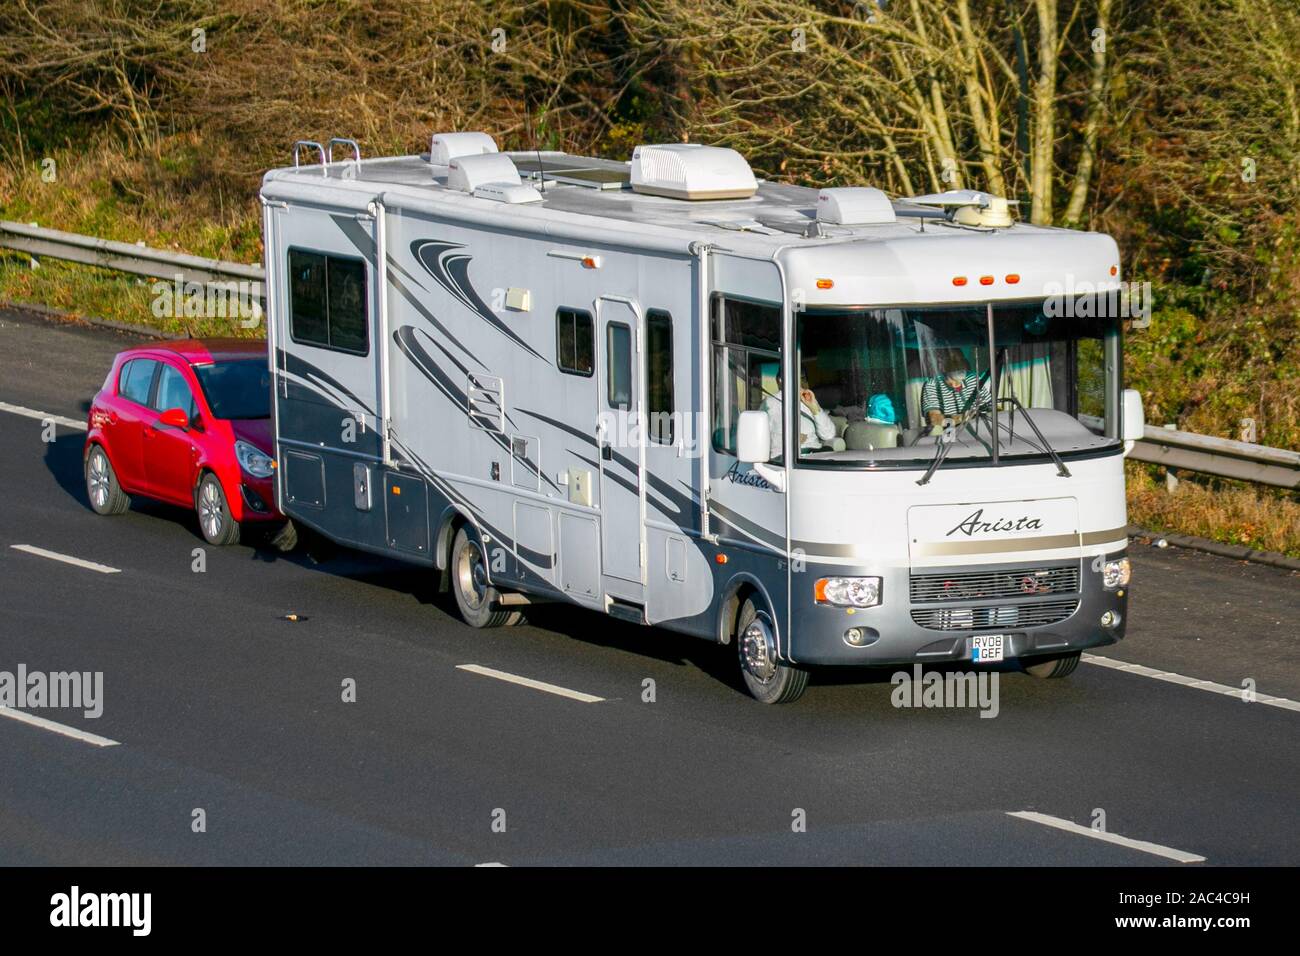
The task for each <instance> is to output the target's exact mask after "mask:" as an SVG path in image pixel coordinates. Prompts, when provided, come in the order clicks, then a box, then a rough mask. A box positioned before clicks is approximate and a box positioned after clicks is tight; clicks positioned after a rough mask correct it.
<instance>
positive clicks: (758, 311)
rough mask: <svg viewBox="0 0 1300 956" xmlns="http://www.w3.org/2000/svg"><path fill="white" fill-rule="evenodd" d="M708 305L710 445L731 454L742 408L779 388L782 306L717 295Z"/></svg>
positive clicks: (752, 406)
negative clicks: (711, 338)
mask: <svg viewBox="0 0 1300 956" xmlns="http://www.w3.org/2000/svg"><path fill="white" fill-rule="evenodd" d="M710 308H711V312H712V322H713V447H714V448H715V449H717V450H718V451H720V452H725V453H727V454H730V455H734V454H735V453H736V426H737V424H738V423H739V421H740V413H741V412H744V411H753V410H755V409H761V408H763V402H764V400H765V399H767V398H769V397H771V398H774V397H775V396H776V395H777V394H778V393H779V392H780V390H781V307H780V306H779V305H776V304H775V303H772V304H763V303H758V302H745V301H743V300H739V299H728V298H725V297H723V296H721V295H715V296H714V297H713V300H712V302H711V303H710ZM779 460H780V458H779V456H778V457H775V458H773V461H779Z"/></svg>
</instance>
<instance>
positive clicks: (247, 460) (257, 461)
mask: <svg viewBox="0 0 1300 956" xmlns="http://www.w3.org/2000/svg"><path fill="white" fill-rule="evenodd" d="M235 457H236V458H237V459H239V467H240V468H242V469H244V471H246V472H248V473H249V474H250V475H252V476H253V477H254V478H270V477H271V472H272V471H274V469H275V461H274V460H273V459H272V458H271V456H270V455H268V454H266V453H265V452H264V451H262V450H261V449H260V448H258V447H257V446H256V445H250V444H249V443H248V442H246V441H237V442H235Z"/></svg>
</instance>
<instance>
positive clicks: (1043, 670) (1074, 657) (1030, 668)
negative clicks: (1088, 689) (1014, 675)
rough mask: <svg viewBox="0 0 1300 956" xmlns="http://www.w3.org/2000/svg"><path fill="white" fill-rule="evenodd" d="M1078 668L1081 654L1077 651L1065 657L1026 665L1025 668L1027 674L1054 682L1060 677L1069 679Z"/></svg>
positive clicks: (1050, 658)
mask: <svg viewBox="0 0 1300 956" xmlns="http://www.w3.org/2000/svg"><path fill="white" fill-rule="evenodd" d="M1078 666H1079V652H1078V651H1075V652H1074V653H1073V654H1066V655H1065V656H1063V657H1049V658H1048V659H1047V660H1045V661H1039V662H1038V663H1037V664H1026V665H1024V668H1025V673H1026V674H1030V675H1032V676H1034V677H1041V678H1043V679H1044V680H1054V679H1056V678H1058V677H1069V676H1070V675H1071V674H1073V673H1074V669H1075V668H1076V667H1078Z"/></svg>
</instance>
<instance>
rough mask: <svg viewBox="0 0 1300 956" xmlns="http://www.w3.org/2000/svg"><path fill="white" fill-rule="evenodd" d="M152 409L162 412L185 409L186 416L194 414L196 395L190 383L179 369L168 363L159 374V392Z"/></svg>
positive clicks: (164, 364)
mask: <svg viewBox="0 0 1300 956" xmlns="http://www.w3.org/2000/svg"><path fill="white" fill-rule="evenodd" d="M152 407H153V408H155V409H157V410H158V411H160V412H165V411H167V410H168V409H169V408H183V409H185V412H186V414H189V415H193V414H194V393H193V392H191V391H190V386H189V383H188V382H186V381H185V376H184V375H182V374H181V372H180V370H179V369H177V368H173V367H172V366H170V365H168V364H167V363H166V362H164V363H163V366H162V369H161V371H160V372H159V374H158V392H157V394H156V395H155V397H154V400H153V404H152Z"/></svg>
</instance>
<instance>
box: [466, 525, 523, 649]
mask: <svg viewBox="0 0 1300 956" xmlns="http://www.w3.org/2000/svg"><path fill="white" fill-rule="evenodd" d="M448 567H449V568H450V569H451V590H452V593H453V594H455V595H456V607H457V608H458V609H459V610H460V616H461V617H462V618H464V619H465V623H466V624H468V625H469V626H470V627H502V626H503V625H509V624H517V623H519V621H521V620H523V614H522V613H521V612H519V611H502V610H499V609H498V603H499V602H500V600H501V594H500V592H499V591H497V589H496V588H494V587H493V586H492V585H491V584H489V583H488V567H487V561H486V560H485V559H484V556H483V549H482V548H481V547H480V546H479V543H478V541H476V540H475V539H474V538H473V537H471V535H470V534H469V532H468V531H466V530H465V529H464V528H461V529H460V530H459V531H457V532H456V538H455V540H453V541H452V543H451V556H450V558H449V560H448Z"/></svg>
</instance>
